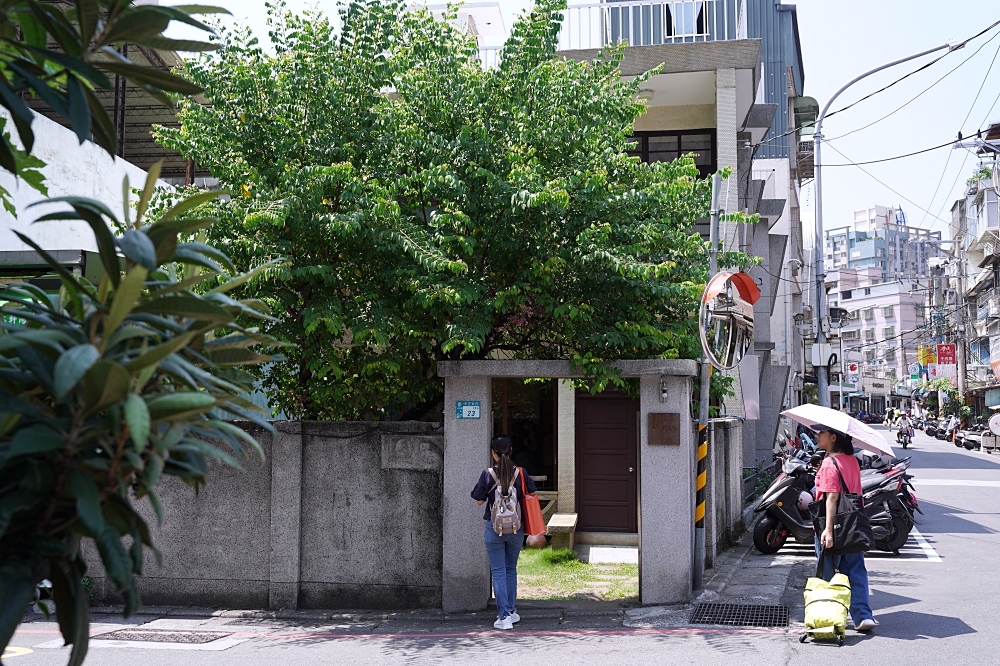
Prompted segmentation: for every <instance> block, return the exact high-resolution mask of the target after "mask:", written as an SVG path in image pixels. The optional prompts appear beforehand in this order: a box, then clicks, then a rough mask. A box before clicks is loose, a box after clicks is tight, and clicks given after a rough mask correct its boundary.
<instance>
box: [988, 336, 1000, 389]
mask: <svg viewBox="0 0 1000 666" xmlns="http://www.w3.org/2000/svg"><path fill="white" fill-rule="evenodd" d="M990 367H992V368H993V376H994V377H996V378H997V379H1000V338H990Z"/></svg>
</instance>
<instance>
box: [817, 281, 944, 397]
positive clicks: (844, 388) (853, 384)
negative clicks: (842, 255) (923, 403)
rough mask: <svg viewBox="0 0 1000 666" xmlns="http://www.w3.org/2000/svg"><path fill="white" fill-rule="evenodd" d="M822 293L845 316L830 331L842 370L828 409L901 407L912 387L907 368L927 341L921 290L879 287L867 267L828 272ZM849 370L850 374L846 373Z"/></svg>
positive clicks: (912, 284) (908, 285)
mask: <svg viewBox="0 0 1000 666" xmlns="http://www.w3.org/2000/svg"><path fill="white" fill-rule="evenodd" d="M826 288H827V298H828V301H829V304H830V307H831V308H837V307H839V308H843V309H845V310H847V312H848V316H847V318H846V319H844V320H843V321H842V322H841V324H842V325H841V326H840V327H839V328H838V327H832V328H831V333H832V335H831V343H832V344H833V347H834V350H835V351H837V353H838V355H839V357H840V359H841V361H842V364H841V366H842V368H843V370H844V372H843V373H842V375H843V376H842V377H841V378H840V379H839V381H836V382H833V381H831V383H830V391H831V400H830V402H831V404H834V405H836V404H838V400H843V402H842V403H840V404H845V405H846V406H848V407H849V408H852V409H860V408H862V407H863V408H864V409H867V410H869V411H875V412H881V411H884V410H885V409H886V408H887V407H900V406H904V407H905V406H907V404H908V401H909V398H910V393H911V391H912V389H913V388H914V386H915V384H914V382H913V381H911V380H910V372H909V366H910V365H911V364H913V363H914V362H916V360H917V345H918V343H921V342H925V341H926V339H927V336H928V334H927V331H926V324H927V321H928V314H927V308H926V307H925V299H926V294H927V289H926V287H925V286H924V285H923V284H921V282H919V281H915V280H893V281H889V282H886V281H883V280H882V270H881V267H878V266H869V267H867V268H845V269H842V270H834V271H830V272H829V273H827V275H826ZM851 364H857V366H858V368H857V371H856V372H850V371H849V370H848V369H849V366H851ZM839 370H840V368H834V371H835V372H838V371H839ZM838 374H841V373H839V372H838Z"/></svg>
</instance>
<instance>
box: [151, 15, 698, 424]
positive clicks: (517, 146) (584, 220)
mask: <svg viewBox="0 0 1000 666" xmlns="http://www.w3.org/2000/svg"><path fill="white" fill-rule="evenodd" d="M564 6H565V3H564V2H557V1H555V0H540V1H539V2H538V4H537V5H536V7H535V8H534V9H533V10H532V11H530V12H528V13H525V14H523V15H522V16H521V17H520V18H519V19H518V21H517V22H516V24H515V25H514V26H513V29H512V31H511V35H510V37H509V39H508V40H507V42H506V44H505V45H504V47H503V50H502V52H501V54H500V58H499V63H498V64H497V65H496V66H495V67H489V68H484V67H483V65H482V64H481V62H480V57H479V49H478V46H477V44H476V42H475V39H474V38H473V37H472V36H471V35H470V34H468V32H467V31H466V30H465V29H464V28H463V27H462V26H459V25H457V24H456V22H455V20H454V19H455V16H454V13H452V14H450V15H446V16H445V17H443V18H441V17H438V18H435V17H434V16H432V15H431V14H430V13H428V12H427V11H425V10H416V11H407V10H406V8H405V7H404V3H402V2H398V1H395V0H356V1H354V2H351V3H350V4H349V5H348V6H347V7H345V8H343V9H342V10H341V12H340V17H339V18H340V21H339V24H340V26H341V27H340V29H337V28H335V25H334V22H332V21H330V20H328V19H327V18H326V17H324V16H323V15H322V14H320V13H318V12H311V11H310V12H305V13H304V14H301V15H295V14H292V13H289V12H287V11H285V10H284V8H283V6H281V5H279V6H277V7H274V8H272V10H271V18H270V27H271V32H270V39H271V41H272V43H273V52H272V51H271V50H270V49H265V48H264V47H262V45H261V44H260V43H259V41H258V40H257V38H255V37H254V36H253V35H252V34H251V33H250V32H249V30H247V29H245V28H237V29H234V30H231V31H227V32H223V33H221V35H220V48H219V50H218V51H217V52H215V53H213V54H211V55H207V56H203V57H201V58H200V59H198V60H195V61H192V62H189V63H188V64H187V66H186V72H185V75H186V76H187V78H189V79H190V80H191V81H192V82H194V83H195V84H197V85H198V86H200V87H203V88H204V89H205V93H204V95H205V97H206V98H207V102H208V103H207V104H204V103H201V104H200V103H196V102H194V101H191V100H188V101H185V102H183V103H182V108H181V112H180V120H181V125H180V128H179V129H167V128H161V129H159V131H158V136H159V140H160V141H161V142H162V143H163V144H164V145H166V146H168V147H170V148H173V149H175V150H177V151H179V152H181V153H182V154H183V155H185V156H186V157H188V158H190V159H193V160H195V161H196V162H197V163H198V164H199V166H201V167H207V168H208V169H210V170H211V172H212V174H213V175H214V176H215V177H217V178H218V179H219V182H220V185H221V186H222V187H223V188H226V189H228V190H230V191H231V192H233V193H235V194H234V196H233V197H232V198H231V199H230V200H228V201H224V202H217V203H215V204H213V205H214V208H213V210H212V213H213V214H216V215H218V216H219V217H220V219H221V220H222V222H221V223H220V224H218V225H215V226H214V227H213V228H212V229H211V230H210V231H209V234H210V239H211V240H212V242H213V244H215V245H218V246H219V247H222V248H224V249H225V250H226V252H227V253H229V255H230V256H232V257H233V260H234V261H235V262H236V264H237V266H238V267H239V268H240V269H241V270H247V269H249V268H250V267H252V266H255V265H257V264H259V263H260V262H263V261H266V260H268V259H269V258H271V257H277V256H279V255H280V256H283V257H286V258H287V263H286V264H285V265H284V266H283V267H282V268H280V269H275V270H272V271H270V272H269V273H268V275H267V277H266V279H264V280H262V281H259V282H257V283H256V284H255V287H254V289H255V290H256V291H255V293H254V295H255V296H256V297H257V298H260V299H261V300H263V301H264V302H266V303H268V305H269V306H270V307H271V309H272V311H274V312H275V313H281V314H282V315H283V316H282V317H281V319H280V321H278V322H276V323H274V324H273V325H270V326H268V327H267V332H268V333H269V334H270V335H272V336H274V337H276V338H277V339H280V340H282V341H284V342H288V343H293V344H294V345H296V346H295V347H294V348H290V349H289V350H285V352H284V353H285V354H286V356H287V358H288V360H287V361H286V363H284V364H276V365H272V366H270V367H269V368H268V369H267V370H265V371H263V373H262V378H263V384H264V388H265V389H266V390H267V391H268V392H269V394H270V396H271V399H272V404H273V405H274V406H275V407H277V408H279V409H282V410H284V411H285V413H286V414H287V415H288V416H289V417H293V418H305V419H327V418H372V417H380V416H382V415H388V414H389V413H390V412H391V411H392V410H393V408H394V407H396V411H397V415H398V405H402V404H406V405H409V406H415V407H416V408H415V409H413V410H412V411H411V412H410V413H409V415H408V416H414V415H418V414H419V413H420V412H421V411H422V410H423V409H424V408H426V407H427V406H428V405H431V404H433V403H434V402H435V401H439V400H440V396H441V392H442V387H441V386H442V385H441V382H440V380H438V378H437V377H436V364H437V362H438V361H440V360H446V359H460V358H461V359H482V358H496V357H501V358H567V359H571V360H572V361H573V362H574V363H576V364H579V365H582V366H583V367H585V368H587V369H588V372H590V373H591V374H592V375H593V377H594V378H595V381H596V382H597V383H602V382H605V381H607V380H608V379H609V378H610V375H609V374H608V372H609V371H607V370H605V369H603V367H602V366H601V365H600V364H601V362H603V361H605V360H609V359H620V358H660V357H684V358H694V357H696V356H697V355H698V353H699V352H698V350H699V344H698V340H697V337H696V326H697V324H696V316H695V306H696V303H697V294H698V291H699V289H700V286H701V284H702V283H703V282H704V279H705V276H706V260H705V252H704V243H703V242H702V240H701V239H700V237H699V236H698V235H697V234H695V233H693V227H694V222H695V220H696V219H699V218H703V217H706V216H707V214H708V205H709V195H710V187H711V186H710V183H709V182H708V181H707V180H702V179H700V178H699V174H698V170H697V168H696V167H695V165H694V162H693V159H692V158H690V157H685V158H681V159H679V160H677V161H675V162H672V163H652V164H647V163H642V162H641V161H640V160H639V159H638V158H636V157H631V156H629V155H628V153H627V151H628V150H629V148H630V147H631V146H632V144H631V143H630V141H629V137H630V135H631V133H632V129H633V124H634V122H635V120H636V118H638V117H639V115H640V114H642V113H643V111H644V108H645V107H644V102H642V101H638V100H637V93H638V92H639V87H640V85H641V83H642V81H643V80H645V77H642V76H640V77H637V78H634V79H632V80H625V79H624V78H622V76H621V75H620V73H619V71H618V65H619V63H620V60H621V57H622V49H621V48H620V47H618V48H609V49H608V50H607V52H606V53H604V54H603V55H602V56H601V57H600V58H598V59H597V60H596V61H595V62H593V63H578V62H573V61H569V60H566V59H564V58H562V57H560V56H559V55H558V54H557V52H556V48H557V37H558V32H559V28H560V24H561V19H562V16H561V10H562V9H563V8H564ZM647 76H648V75H647Z"/></svg>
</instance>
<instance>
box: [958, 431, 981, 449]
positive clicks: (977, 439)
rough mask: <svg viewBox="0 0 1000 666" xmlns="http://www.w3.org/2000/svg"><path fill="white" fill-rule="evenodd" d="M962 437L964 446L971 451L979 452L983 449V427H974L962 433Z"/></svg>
mask: <svg viewBox="0 0 1000 666" xmlns="http://www.w3.org/2000/svg"><path fill="white" fill-rule="evenodd" d="M960 433H961V437H962V446H964V447H965V448H966V449H968V450H969V451H972V450H976V451H979V450H981V449H982V448H983V429H982V426H978V425H977V426H973V427H972V428H970V429H969V430H962V431H960Z"/></svg>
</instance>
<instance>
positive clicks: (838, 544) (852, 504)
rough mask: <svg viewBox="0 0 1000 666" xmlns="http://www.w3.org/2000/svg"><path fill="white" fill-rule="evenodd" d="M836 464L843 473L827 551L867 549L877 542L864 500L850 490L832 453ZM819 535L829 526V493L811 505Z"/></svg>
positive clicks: (859, 550)
mask: <svg viewBox="0 0 1000 666" xmlns="http://www.w3.org/2000/svg"><path fill="white" fill-rule="evenodd" d="M830 460H831V461H832V462H833V466H834V467H836V468H837V476H839V477H840V496H839V497H838V498H837V515H836V516H834V523H833V548H827V549H825V551H824V552H825V553H826V554H827V555H852V554H854V553H864V552H866V551H869V550H871V549H872V548H873V547H874V546H875V535H874V534H872V526H871V523H870V522H869V520H868V514H867V513H865V508H864V500H863V498H862V497H861V495H855V494H853V493H851V492H848V490H847V484H846V483H844V476H843V475H842V474H841V473H840V466H839V465H838V464H837V459H836V458H835V457H831V458H830ZM809 513H810V514H811V515H812V519H813V528H814V529H815V530H816V536H822V534H823V531H824V530H825V529H826V520H827V516H826V497H824V498H823V499H821V500H816V501H815V502H813V503H812V504H810V505H809Z"/></svg>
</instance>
